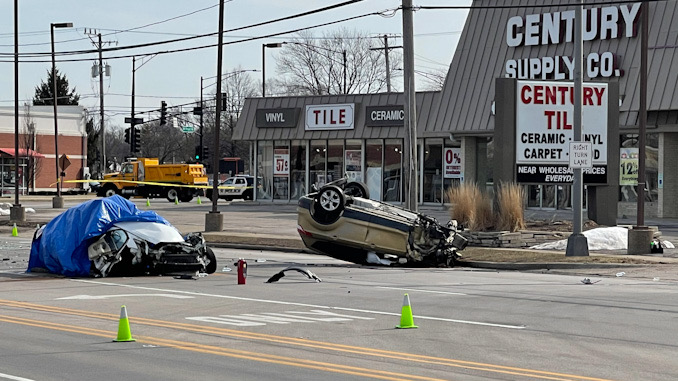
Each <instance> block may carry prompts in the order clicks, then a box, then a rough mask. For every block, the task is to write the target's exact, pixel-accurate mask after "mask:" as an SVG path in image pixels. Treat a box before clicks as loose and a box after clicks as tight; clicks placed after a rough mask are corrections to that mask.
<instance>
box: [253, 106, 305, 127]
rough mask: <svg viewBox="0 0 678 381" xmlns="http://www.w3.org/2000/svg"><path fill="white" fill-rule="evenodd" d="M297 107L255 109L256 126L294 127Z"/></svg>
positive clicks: (297, 113) (297, 111) (297, 112)
mask: <svg viewBox="0 0 678 381" xmlns="http://www.w3.org/2000/svg"><path fill="white" fill-rule="evenodd" d="M298 115H299V109H298V108H267V109H258V110H257V127H259V128H262V127H296V126H297V118H298Z"/></svg>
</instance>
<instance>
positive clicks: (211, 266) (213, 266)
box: [205, 247, 217, 274]
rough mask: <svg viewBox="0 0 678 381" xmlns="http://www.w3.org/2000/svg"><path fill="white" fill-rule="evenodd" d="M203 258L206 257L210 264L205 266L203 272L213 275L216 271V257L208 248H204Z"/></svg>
mask: <svg viewBox="0 0 678 381" xmlns="http://www.w3.org/2000/svg"><path fill="white" fill-rule="evenodd" d="M205 256H206V257H207V260H209V261H210V263H208V264H207V266H205V272H206V273H207V274H214V272H215V271H217V256H216V255H214V251H212V249H210V248H209V247H205Z"/></svg>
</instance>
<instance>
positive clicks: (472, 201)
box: [446, 182, 493, 231]
mask: <svg viewBox="0 0 678 381" xmlns="http://www.w3.org/2000/svg"><path fill="white" fill-rule="evenodd" d="M446 196H447V200H448V202H449V203H451V204H452V207H451V208H450V217H451V218H452V219H455V220H457V222H458V223H460V224H462V225H464V226H465V227H466V228H467V229H470V230H475V231H478V230H487V229H488V228H490V227H492V219H493V218H492V200H491V198H490V197H489V196H488V195H487V194H486V193H483V192H481V191H480V189H479V188H478V186H477V185H476V184H475V183H472V182H467V183H463V184H461V185H460V186H458V187H451V188H448V189H447V191H446Z"/></svg>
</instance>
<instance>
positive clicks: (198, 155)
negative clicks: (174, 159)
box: [195, 146, 201, 160]
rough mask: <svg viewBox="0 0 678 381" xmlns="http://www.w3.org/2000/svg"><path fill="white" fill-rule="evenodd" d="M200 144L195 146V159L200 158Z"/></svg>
mask: <svg viewBox="0 0 678 381" xmlns="http://www.w3.org/2000/svg"><path fill="white" fill-rule="evenodd" d="M200 157H201V155H200V146H195V160H200Z"/></svg>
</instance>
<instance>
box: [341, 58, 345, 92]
mask: <svg viewBox="0 0 678 381" xmlns="http://www.w3.org/2000/svg"><path fill="white" fill-rule="evenodd" d="M341 54H342V56H343V58H344V94H346V50H344V51H343V52H342V53H341Z"/></svg>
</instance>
